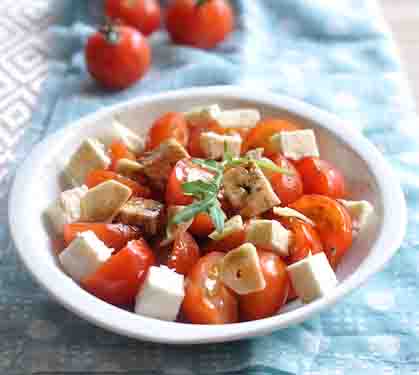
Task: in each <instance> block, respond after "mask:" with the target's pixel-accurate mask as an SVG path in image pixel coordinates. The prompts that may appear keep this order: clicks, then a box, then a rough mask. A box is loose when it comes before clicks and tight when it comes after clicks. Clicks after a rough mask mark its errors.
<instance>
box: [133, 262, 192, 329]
mask: <svg viewBox="0 0 419 375" xmlns="http://www.w3.org/2000/svg"><path fill="white" fill-rule="evenodd" d="M184 297H185V288H184V278H183V275H180V274H178V273H176V272H174V271H172V270H171V269H169V268H167V267H164V266H161V267H154V266H152V267H150V269H149V270H148V273H147V276H146V279H145V280H144V284H143V285H142V287H141V288H140V290H139V292H138V294H137V297H136V303H135V312H136V313H137V314H139V315H144V316H148V317H150V318H155V319H160V320H168V321H174V320H176V317H177V315H178V313H179V310H180V306H181V305H182V301H183V298H184Z"/></svg>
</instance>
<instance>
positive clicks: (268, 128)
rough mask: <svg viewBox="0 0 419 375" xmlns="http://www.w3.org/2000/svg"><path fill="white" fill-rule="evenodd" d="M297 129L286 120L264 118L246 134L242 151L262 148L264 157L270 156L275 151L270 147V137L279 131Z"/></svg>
mask: <svg viewBox="0 0 419 375" xmlns="http://www.w3.org/2000/svg"><path fill="white" fill-rule="evenodd" d="M298 129H299V127H298V126H297V125H296V124H294V123H292V122H289V121H287V120H283V119H279V118H265V119H263V120H261V121H259V123H258V124H257V125H256V126H255V127H254V128H252V129H250V131H249V133H247V137H246V138H245V140H244V142H243V146H242V151H243V152H247V151H249V150H251V149H253V148H259V147H262V148H263V149H264V150H265V154H266V155H268V156H269V155H272V154H274V153H276V151H277V150H275V149H273V147H272V145H271V137H272V136H273V135H274V134H275V133H279V132H281V131H293V130H298Z"/></svg>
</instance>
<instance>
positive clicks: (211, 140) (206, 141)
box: [199, 132, 242, 159]
mask: <svg viewBox="0 0 419 375" xmlns="http://www.w3.org/2000/svg"><path fill="white" fill-rule="evenodd" d="M199 141H200V145H201V148H202V151H203V152H204V153H205V156H206V157H208V158H209V159H222V158H223V157H224V149H225V148H226V147H227V150H228V151H229V152H230V153H231V154H232V155H233V156H234V157H238V156H240V151H241V145H242V138H241V137H240V135H238V134H234V135H220V134H217V133H214V132H206V133H202V134H201V137H200V138H199Z"/></svg>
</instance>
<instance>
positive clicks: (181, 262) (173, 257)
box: [167, 232, 200, 276]
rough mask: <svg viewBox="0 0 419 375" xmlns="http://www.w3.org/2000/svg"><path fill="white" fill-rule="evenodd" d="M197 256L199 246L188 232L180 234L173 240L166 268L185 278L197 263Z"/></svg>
mask: <svg viewBox="0 0 419 375" xmlns="http://www.w3.org/2000/svg"><path fill="white" fill-rule="evenodd" d="M199 255H200V253H199V246H198V244H197V243H196V241H195V240H194V238H193V237H192V236H191V235H190V234H189V233H188V232H182V233H180V234H178V235H177V236H176V238H175V241H174V243H173V248H172V251H171V252H170V254H169V257H168V261H167V266H168V267H169V268H171V269H173V270H175V271H176V272H177V273H180V274H182V275H185V276H186V275H187V274H188V272H189V271H190V270H191V269H192V267H193V266H194V265H195V264H196V263H197V262H198V260H199Z"/></svg>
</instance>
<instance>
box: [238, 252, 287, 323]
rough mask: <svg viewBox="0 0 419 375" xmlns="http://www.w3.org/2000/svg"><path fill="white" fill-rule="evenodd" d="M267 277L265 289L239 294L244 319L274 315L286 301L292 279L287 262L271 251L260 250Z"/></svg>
mask: <svg viewBox="0 0 419 375" xmlns="http://www.w3.org/2000/svg"><path fill="white" fill-rule="evenodd" d="M258 254H259V261H260V265H261V267H262V272H263V276H264V277H265V281H266V287H265V289H263V290H261V291H259V292H254V293H250V294H246V295H241V296H239V308H240V318H241V319H242V320H256V319H263V318H267V317H269V316H272V315H274V314H275V313H276V312H277V311H278V310H279V309H280V308H281V307H282V306H283V305H284V304H285V302H286V300H287V296H288V291H289V288H290V281H289V278H288V274H287V269H286V264H285V263H284V262H283V261H282V260H281V258H280V257H279V256H278V255H276V254H275V253H272V252H270V251H258Z"/></svg>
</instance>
